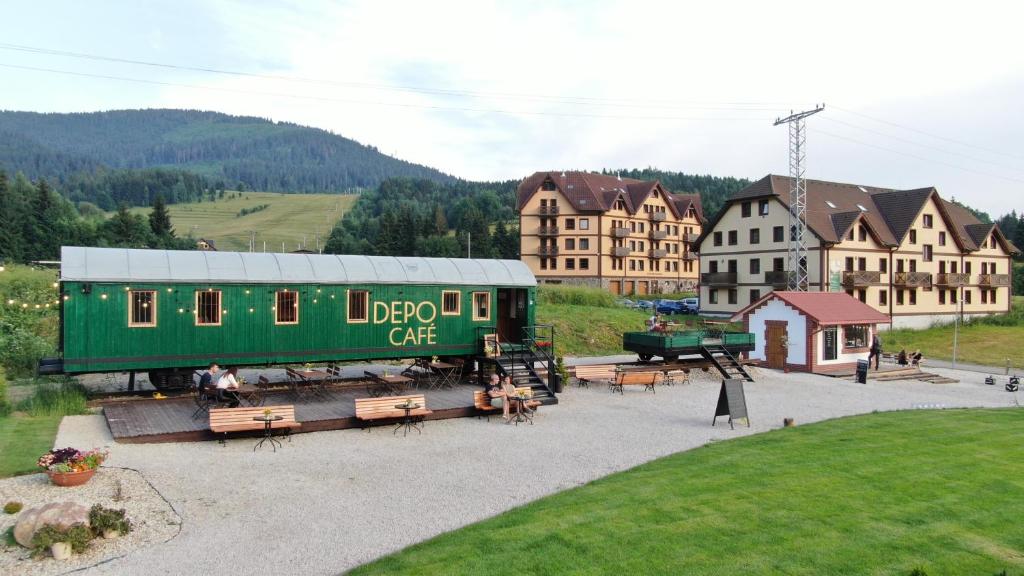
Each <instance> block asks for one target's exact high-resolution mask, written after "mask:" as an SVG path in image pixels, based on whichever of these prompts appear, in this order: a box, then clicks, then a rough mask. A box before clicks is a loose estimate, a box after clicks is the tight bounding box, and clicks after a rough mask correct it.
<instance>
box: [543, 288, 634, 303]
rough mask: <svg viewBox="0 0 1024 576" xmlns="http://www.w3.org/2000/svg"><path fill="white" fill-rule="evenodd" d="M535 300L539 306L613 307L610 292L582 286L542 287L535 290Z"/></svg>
mask: <svg viewBox="0 0 1024 576" xmlns="http://www.w3.org/2000/svg"><path fill="white" fill-rule="evenodd" d="M537 300H538V301H539V303H541V304H572V305H575V306H593V307H598V308H614V307H615V296H613V295H612V293H611V292H608V291H607V290H602V289H601V288H585V287H583V286H557V285H550V284H548V285H544V286H541V287H540V288H538V290H537Z"/></svg>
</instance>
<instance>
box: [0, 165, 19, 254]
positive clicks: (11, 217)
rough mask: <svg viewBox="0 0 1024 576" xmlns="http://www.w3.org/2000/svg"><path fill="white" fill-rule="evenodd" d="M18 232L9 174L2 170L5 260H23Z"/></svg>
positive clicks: (1, 250)
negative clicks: (8, 181) (8, 179)
mask: <svg viewBox="0 0 1024 576" xmlns="http://www.w3.org/2000/svg"><path fill="white" fill-rule="evenodd" d="M18 231H19V226H18V220H17V211H16V204H15V201H14V197H13V191H12V190H11V188H10V186H9V185H8V183H7V173H6V172H4V171H3V170H0V257H3V258H4V260H9V261H19V260H21V259H22V256H21V234H19V233H18Z"/></svg>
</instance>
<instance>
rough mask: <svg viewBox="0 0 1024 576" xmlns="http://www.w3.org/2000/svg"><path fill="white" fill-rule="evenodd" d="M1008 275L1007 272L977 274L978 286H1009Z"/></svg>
mask: <svg viewBox="0 0 1024 576" xmlns="http://www.w3.org/2000/svg"><path fill="white" fill-rule="evenodd" d="M1009 285H1010V275H1009V274H979V275H978V286H988V287H995V286H1009Z"/></svg>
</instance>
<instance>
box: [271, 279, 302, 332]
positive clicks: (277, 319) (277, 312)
mask: <svg viewBox="0 0 1024 576" xmlns="http://www.w3.org/2000/svg"><path fill="white" fill-rule="evenodd" d="M282 294H295V296H294V298H295V302H294V303H293V305H292V308H293V309H294V310H295V320H294V321H290V322H289V321H283V320H281V310H282V306H281V295H282ZM298 323H299V291H298V290H288V289H287V288H285V289H284V290H275V291H274V326H295V325H297V324H298Z"/></svg>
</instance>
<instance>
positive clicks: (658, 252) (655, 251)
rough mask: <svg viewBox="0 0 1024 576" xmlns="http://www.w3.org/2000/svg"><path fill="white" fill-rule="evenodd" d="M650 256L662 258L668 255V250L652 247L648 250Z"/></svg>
mask: <svg viewBox="0 0 1024 576" xmlns="http://www.w3.org/2000/svg"><path fill="white" fill-rule="evenodd" d="M650 254H651V258H664V257H665V256H668V250H665V249H664V248H652V249H651V251H650Z"/></svg>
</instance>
